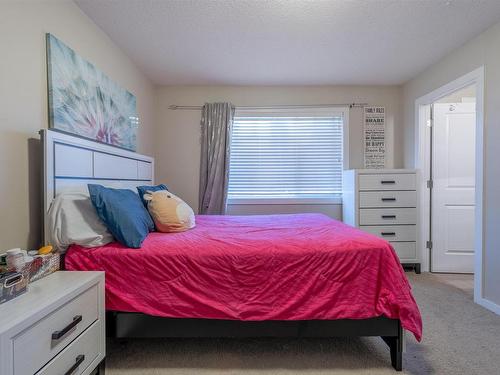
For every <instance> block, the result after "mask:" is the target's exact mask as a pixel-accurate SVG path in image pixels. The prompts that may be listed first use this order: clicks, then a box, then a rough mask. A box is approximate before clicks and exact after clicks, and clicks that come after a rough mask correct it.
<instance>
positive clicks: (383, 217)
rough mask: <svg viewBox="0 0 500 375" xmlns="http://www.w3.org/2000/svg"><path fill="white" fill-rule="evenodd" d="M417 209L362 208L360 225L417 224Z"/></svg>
mask: <svg viewBox="0 0 500 375" xmlns="http://www.w3.org/2000/svg"><path fill="white" fill-rule="evenodd" d="M416 223H417V210H416V208H362V209H360V210H359V224H360V225H390V224H416Z"/></svg>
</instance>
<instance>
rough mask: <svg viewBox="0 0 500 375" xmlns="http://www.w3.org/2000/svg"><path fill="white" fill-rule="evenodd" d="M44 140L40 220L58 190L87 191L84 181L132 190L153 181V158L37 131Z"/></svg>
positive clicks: (45, 225) (45, 213) (59, 134)
mask: <svg viewBox="0 0 500 375" xmlns="http://www.w3.org/2000/svg"><path fill="white" fill-rule="evenodd" d="M40 136H41V139H42V144H43V158H44V159H43V196H44V198H43V201H44V204H43V220H44V238H47V230H48V228H47V224H46V223H47V220H46V215H47V212H48V210H49V207H50V204H51V203H52V200H53V199H54V198H55V197H56V196H57V194H60V193H61V192H88V189H87V184H89V183H90V184H100V185H104V186H107V187H114V188H122V189H131V190H134V191H136V190H135V188H136V187H137V186H140V185H151V184H154V158H152V157H150V156H146V155H140V154H137V153H135V152H132V151H127V150H123V149H120V148H117V147H114V146H110V145H106V144H103V143H98V142H94V141H91V140H88V139H83V138H80V137H77V136H73V135H69V134H66V133H61V132H58V131H55V130H48V129H43V130H41V131H40Z"/></svg>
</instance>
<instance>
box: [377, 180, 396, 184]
mask: <svg viewBox="0 0 500 375" xmlns="http://www.w3.org/2000/svg"><path fill="white" fill-rule="evenodd" d="M380 183H381V184H395V183H396V181H394V180H382V181H380Z"/></svg>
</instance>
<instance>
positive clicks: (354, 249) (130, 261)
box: [65, 214, 422, 340]
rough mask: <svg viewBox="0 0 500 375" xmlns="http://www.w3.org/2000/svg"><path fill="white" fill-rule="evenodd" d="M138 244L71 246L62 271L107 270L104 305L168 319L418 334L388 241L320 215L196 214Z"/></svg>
mask: <svg viewBox="0 0 500 375" xmlns="http://www.w3.org/2000/svg"><path fill="white" fill-rule="evenodd" d="M196 224H197V225H196V228H194V229H191V230H189V231H186V232H182V233H150V234H149V235H148V237H147V238H146V240H145V241H144V243H143V245H142V248H141V249H130V248H126V247H124V246H122V245H120V244H119V243H116V242H114V243H110V244H108V245H105V246H101V247H96V248H91V249H89V248H83V247H80V246H75V245H73V246H71V247H70V248H69V250H68V251H67V253H66V257H65V266H66V269H68V270H83V271H87V270H88V271H90V270H101V271H105V272H106V308H107V309H108V310H114V311H125V312H141V313H145V314H149V315H155V316H163V317H172V318H205V319H231V320H247V321H261V320H326V319H366V318H373V317H378V316H386V317H388V318H393V319H400V320H401V324H402V326H403V327H404V328H405V329H407V330H409V331H411V332H413V333H414V335H415V337H416V338H417V340H420V338H421V335H422V320H421V316H420V312H419V309H418V306H417V304H416V302H415V300H414V298H413V296H412V293H411V287H410V284H409V282H408V280H407V278H406V276H405V274H404V271H403V269H402V267H401V265H400V263H399V260H398V257H397V255H396V253H395V252H394V250H393V249H392V247H391V245H390V244H389V243H388V242H387V241H385V240H383V239H380V238H378V237H376V236H374V235H371V234H368V233H365V232H362V231H360V230H358V229H356V228H353V227H350V226H347V225H345V224H343V223H341V222H339V221H336V220H333V219H331V218H329V217H327V216H325V215H321V214H297V215H255V216H216V215H210V216H208V215H206V216H205V215H198V216H196Z"/></svg>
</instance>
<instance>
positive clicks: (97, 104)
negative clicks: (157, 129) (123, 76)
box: [47, 34, 139, 151]
mask: <svg viewBox="0 0 500 375" xmlns="http://www.w3.org/2000/svg"><path fill="white" fill-rule="evenodd" d="M47 73H48V97H49V127H50V128H54V129H57V130H60V131H64V132H67V133H72V134H76V135H79V136H82V137H85V138H89V139H92V140H95V141H99V142H103V143H107V144H110V145H114V146H118V147H122V148H126V149H129V150H132V151H135V150H136V143H137V128H138V125H139V119H138V117H137V109H136V98H135V96H134V95H132V94H131V93H130V92H128V91H127V90H125V89H123V88H122V87H120V86H119V85H118V84H116V83H115V82H113V81H112V80H111V79H110V78H109V77H108V76H106V75H105V74H104V73H103V72H101V71H100V70H99V69H97V68H96V67H95V66H94V65H92V64H91V63H90V62H88V61H87V60H85V59H83V58H82V57H80V56H79V55H78V54H77V53H76V52H75V51H73V50H72V49H71V48H69V47H68V46H67V45H65V44H64V43H63V42H61V41H60V40H59V39H57V38H56V37H55V36H53V35H52V34H47Z"/></svg>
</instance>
